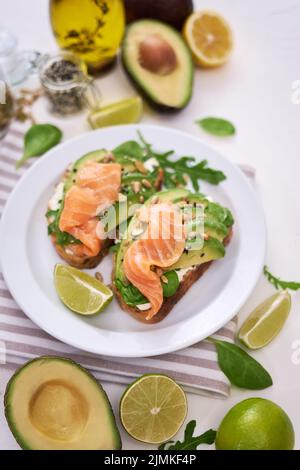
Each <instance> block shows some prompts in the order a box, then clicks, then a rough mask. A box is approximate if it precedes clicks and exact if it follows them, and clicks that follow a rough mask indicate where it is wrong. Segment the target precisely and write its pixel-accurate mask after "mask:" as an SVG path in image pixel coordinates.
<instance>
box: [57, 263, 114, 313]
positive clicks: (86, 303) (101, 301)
mask: <svg viewBox="0 0 300 470" xmlns="http://www.w3.org/2000/svg"><path fill="white" fill-rule="evenodd" d="M54 282H55V287H56V291H57V293H58V295H59V297H60V300H61V301H62V302H63V303H64V304H65V305H66V306H67V307H68V308H69V309H70V310H72V311H73V312H75V313H79V314H80V315H95V314H96V313H100V312H102V310H103V309H104V308H105V307H106V306H107V305H108V304H109V303H110V302H111V300H112V298H113V293H112V291H111V290H110V289H109V288H108V287H107V286H105V285H104V284H102V282H100V281H98V280H97V279H95V278H94V277H92V276H90V275H89V274H86V273H85V272H83V271H80V270H79V269H76V268H72V267H71V266H66V265H63V264H57V265H56V266H55V270H54Z"/></svg>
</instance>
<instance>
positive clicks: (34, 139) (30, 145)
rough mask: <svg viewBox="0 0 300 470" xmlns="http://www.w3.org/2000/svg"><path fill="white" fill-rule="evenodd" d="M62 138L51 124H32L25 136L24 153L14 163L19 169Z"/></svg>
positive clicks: (59, 131) (59, 132)
mask: <svg viewBox="0 0 300 470" xmlns="http://www.w3.org/2000/svg"><path fill="white" fill-rule="evenodd" d="M61 138H62V132H61V130H60V129H58V128H57V127H55V126H52V124H34V125H33V126H32V127H31V128H30V129H29V130H28V131H27V132H26V134H25V137H24V153H23V156H22V158H21V159H20V160H18V161H17V163H16V168H17V169H18V168H20V167H21V166H22V165H23V163H25V162H26V161H27V160H28V159H29V158H31V157H39V156H41V155H43V154H44V153H46V152H47V151H48V150H50V149H51V148H52V147H54V146H55V145H57V144H58V143H59V142H60V141H61Z"/></svg>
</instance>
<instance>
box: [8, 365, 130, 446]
mask: <svg viewBox="0 0 300 470" xmlns="http://www.w3.org/2000/svg"><path fill="white" fill-rule="evenodd" d="M4 405H5V416H6V419H7V422H8V425H9V427H10V429H11V432H12V434H13V435H14V437H15V439H16V441H17V442H18V443H19V445H20V446H21V447H22V448H23V449H26V450H105V449H106V450H114V449H121V446H122V444H121V439H120V434H119V431H118V428H117V425H116V422H115V418H114V415H113V411H112V408H111V405H110V403H109V400H108V398H107V396H106V393H105V392H104V390H103V389H102V387H101V385H100V384H99V383H98V382H97V380H96V379H95V378H94V377H93V376H92V375H91V374H90V373H89V372H88V371H87V370H86V369H84V368H83V367H81V366H80V365H79V364H77V363H76V362H73V361H71V360H69V359H65V358H62V357H56V356H43V357H40V358H37V359H34V360H32V361H29V362H27V364H25V365H24V366H23V367H21V368H20V369H19V370H18V371H17V372H16V373H15V374H14V375H13V377H12V378H11V379H10V381H9V383H8V385H7V387H6V393H5V399H4Z"/></svg>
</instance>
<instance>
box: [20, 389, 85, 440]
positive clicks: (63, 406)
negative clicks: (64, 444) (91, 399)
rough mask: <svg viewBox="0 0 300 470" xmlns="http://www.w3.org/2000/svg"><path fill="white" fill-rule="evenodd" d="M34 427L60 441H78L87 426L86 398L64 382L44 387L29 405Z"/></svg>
mask: <svg viewBox="0 0 300 470" xmlns="http://www.w3.org/2000/svg"><path fill="white" fill-rule="evenodd" d="M29 415H30V420H31V423H32V425H33V426H34V427H35V428H36V429H38V430H39V431H40V432H41V433H42V434H44V435H45V436H47V437H50V438H51V439H55V440H58V441H72V440H74V439H76V438H78V437H79V436H80V435H81V434H82V432H83V430H84V428H85V425H86V423H87V420H88V415H89V409H88V405H87V402H86V400H85V398H84V397H83V396H82V395H81V393H80V392H79V391H78V390H76V389H75V388H74V387H72V386H70V385H69V384H68V383H67V382H64V381H62V380H52V381H48V382H45V383H43V384H42V385H41V386H40V387H39V388H38V389H37V391H36V392H35V394H34V395H33V397H32V399H31V401H30V405H29Z"/></svg>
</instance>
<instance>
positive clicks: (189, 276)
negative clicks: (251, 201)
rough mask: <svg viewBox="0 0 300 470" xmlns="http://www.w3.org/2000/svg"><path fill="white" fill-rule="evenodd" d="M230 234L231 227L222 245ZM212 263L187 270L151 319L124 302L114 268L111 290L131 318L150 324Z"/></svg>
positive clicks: (158, 318)
mask: <svg viewBox="0 0 300 470" xmlns="http://www.w3.org/2000/svg"><path fill="white" fill-rule="evenodd" d="M232 235H233V231H232V229H231V231H230V233H229V234H228V236H227V237H226V238H225V239H224V241H223V243H224V246H226V245H228V243H229V242H230V240H231V238H232ZM212 263H213V261H209V262H207V263H203V264H200V265H199V266H198V267H196V268H194V269H193V270H191V271H188V272H187V273H186V274H185V275H184V277H183V279H182V281H181V282H180V284H179V287H178V289H177V291H176V293H175V294H174V295H172V297H168V298H166V299H165V300H164V302H163V304H162V307H161V309H160V310H159V312H158V313H157V314H156V315H154V317H152V318H151V320H146V317H147V311H144V312H143V311H141V310H139V309H138V308H135V307H130V306H129V305H127V304H126V303H125V302H124V300H123V297H122V296H121V294H120V292H119V290H118V289H117V288H116V286H115V283H114V272H115V269H114V270H113V279H112V289H113V291H114V293H115V295H116V297H117V300H118V302H119V304H120V306H121V308H122V309H123V310H125V311H126V312H128V313H129V314H130V315H131V316H132V317H133V318H135V319H136V320H138V321H140V322H142V323H148V324H149V323H150V324H151V323H158V322H160V321H162V320H163V319H164V318H165V317H166V316H167V315H168V313H170V312H171V310H172V308H173V307H174V305H176V304H177V302H179V300H180V299H181V298H182V297H183V296H184V294H185V293H186V292H187V291H188V290H189V288H190V287H191V286H192V285H193V284H194V283H195V282H196V281H198V279H200V277H201V276H202V275H203V274H204V273H205V271H207V269H208V268H209V267H210V265H211V264H212Z"/></svg>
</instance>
